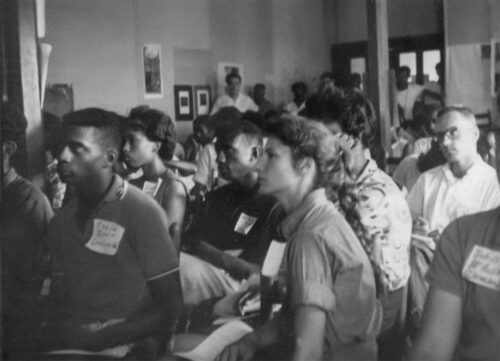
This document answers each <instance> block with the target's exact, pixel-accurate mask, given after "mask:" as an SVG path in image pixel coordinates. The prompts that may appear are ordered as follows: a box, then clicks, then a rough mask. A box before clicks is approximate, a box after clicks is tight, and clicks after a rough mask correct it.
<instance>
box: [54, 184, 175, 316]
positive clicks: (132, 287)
mask: <svg viewBox="0 0 500 361" xmlns="http://www.w3.org/2000/svg"><path fill="white" fill-rule="evenodd" d="M77 209H78V199H74V200H72V201H71V202H70V203H68V204H67V205H66V206H65V207H64V208H63V209H62V212H61V213H59V214H57V215H56V216H55V217H54V218H53V219H52V221H51V223H50V225H49V239H48V241H49V245H50V250H51V255H52V257H53V263H54V269H53V272H54V274H55V275H57V274H62V275H63V277H64V278H63V279H64V281H65V285H66V291H67V294H68V301H69V302H68V303H69V305H68V306H69V308H68V309H67V310H65V311H66V312H67V317H68V318H70V319H72V320H73V321H74V322H77V323H81V324H86V323H91V322H97V321H105V320H109V319H124V318H127V317H129V316H130V315H131V314H133V313H134V312H137V311H138V310H140V309H142V308H143V307H147V306H148V305H149V304H150V302H151V298H150V294H149V290H148V287H147V284H146V282H147V281H149V280H153V279H156V278H160V277H162V276H164V275H167V274H169V273H172V272H175V271H177V270H178V267H179V260H178V257H177V253H176V251H175V248H174V245H173V243H172V240H171V239H170V238H169V237H168V221H167V216H166V215H165V212H164V211H163V210H162V209H161V208H160V206H159V205H158V204H157V203H156V202H155V201H154V200H153V199H151V198H150V197H148V196H146V195H145V194H144V193H143V192H142V191H141V190H139V189H137V188H136V187H132V186H130V185H128V183H126V182H125V181H123V180H122V179H121V178H120V177H118V176H115V177H114V179H113V183H112V185H111V187H110V189H109V191H108V192H107V194H106V195H105V197H104V199H103V201H102V202H101V203H100V204H99V205H98V206H97V208H96V209H95V210H94V211H93V213H92V215H91V217H90V220H89V221H88V222H87V223H86V224H85V226H84V230H81V229H80V227H79V226H78V225H77V220H76V218H75V212H76V211H77Z"/></svg>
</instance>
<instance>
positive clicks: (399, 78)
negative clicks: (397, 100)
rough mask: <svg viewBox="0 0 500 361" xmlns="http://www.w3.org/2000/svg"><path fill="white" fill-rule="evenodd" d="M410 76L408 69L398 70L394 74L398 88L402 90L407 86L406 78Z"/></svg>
mask: <svg viewBox="0 0 500 361" xmlns="http://www.w3.org/2000/svg"><path fill="white" fill-rule="evenodd" d="M409 78H410V73H409V72H408V70H406V69H404V70H400V71H398V73H397V74H396V85H397V87H398V89H400V90H404V89H406V88H407V87H408V79H409Z"/></svg>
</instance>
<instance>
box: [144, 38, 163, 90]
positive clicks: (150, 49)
mask: <svg viewBox="0 0 500 361" xmlns="http://www.w3.org/2000/svg"><path fill="white" fill-rule="evenodd" d="M142 63H143V66H144V98H146V99H159V98H163V84H162V79H161V45H159V44H144V45H143V46H142Z"/></svg>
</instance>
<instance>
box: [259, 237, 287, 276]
mask: <svg viewBox="0 0 500 361" xmlns="http://www.w3.org/2000/svg"><path fill="white" fill-rule="evenodd" d="M285 248H286V243H284V242H277V241H275V240H273V241H272V242H271V244H270V245H269V249H268V250H267V254H266V258H265V259H264V264H263V265H262V274H263V275H264V276H268V277H274V276H276V275H277V274H278V272H279V270H280V266H281V261H282V260H283V255H284V254H285Z"/></svg>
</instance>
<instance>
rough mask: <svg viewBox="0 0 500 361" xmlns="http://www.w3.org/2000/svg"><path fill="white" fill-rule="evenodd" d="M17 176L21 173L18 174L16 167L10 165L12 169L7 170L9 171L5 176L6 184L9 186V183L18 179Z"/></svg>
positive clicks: (4, 182) (4, 181)
mask: <svg viewBox="0 0 500 361" xmlns="http://www.w3.org/2000/svg"><path fill="white" fill-rule="evenodd" d="M17 177H19V175H18V174H17V172H16V170H15V169H14V167H10V169H9V170H8V171H7V173H5V175H4V177H3V184H4V186H5V187H7V186H8V185H10V184H11V183H12V182H14V181H15V180H16V179H17Z"/></svg>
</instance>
